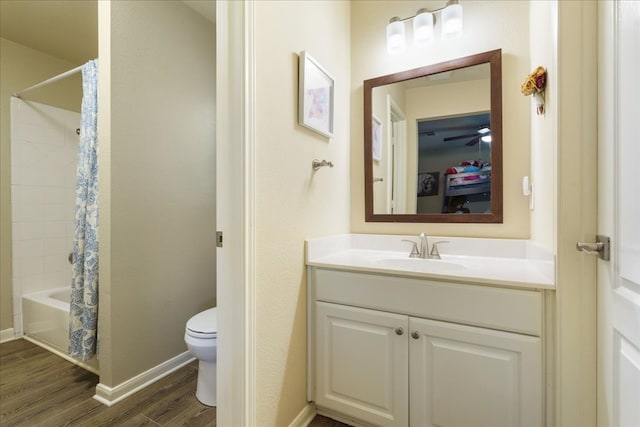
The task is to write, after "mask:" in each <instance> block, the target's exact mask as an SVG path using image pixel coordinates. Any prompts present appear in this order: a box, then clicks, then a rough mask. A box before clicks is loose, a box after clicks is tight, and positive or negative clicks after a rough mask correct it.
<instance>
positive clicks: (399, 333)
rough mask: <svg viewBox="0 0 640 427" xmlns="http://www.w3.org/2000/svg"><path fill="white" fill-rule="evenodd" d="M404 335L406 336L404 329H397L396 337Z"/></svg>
mask: <svg viewBox="0 0 640 427" xmlns="http://www.w3.org/2000/svg"><path fill="white" fill-rule="evenodd" d="M402 334H404V329H402V328H396V335H402Z"/></svg>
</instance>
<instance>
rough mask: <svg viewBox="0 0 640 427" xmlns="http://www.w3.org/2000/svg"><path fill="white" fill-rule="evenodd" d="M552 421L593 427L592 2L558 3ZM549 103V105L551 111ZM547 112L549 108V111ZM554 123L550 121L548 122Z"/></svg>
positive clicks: (594, 153)
mask: <svg viewBox="0 0 640 427" xmlns="http://www.w3.org/2000/svg"><path fill="white" fill-rule="evenodd" d="M555 7H556V8H557V17H558V24H557V33H556V41H555V42H556V47H555V53H556V63H557V75H556V76H551V77H553V78H555V79H556V85H555V86H554V87H556V88H557V93H555V94H554V93H550V94H549V96H550V97H555V98H556V100H555V104H554V102H553V101H552V102H551V105H553V106H555V108H556V120H557V156H556V158H557V166H556V167H557V169H556V170H557V177H558V182H557V190H558V192H557V194H556V206H557V219H556V236H557V242H556V286H557V287H556V298H555V310H554V317H555V325H556V326H555V328H554V329H555V331H554V332H555V334H554V335H555V336H554V346H555V358H554V361H553V363H554V366H553V371H554V373H555V375H554V379H555V387H554V389H555V396H554V408H553V413H554V417H553V418H554V423H555V425H556V426H578V425H579V426H584V427H594V426H595V425H596V402H597V398H596V330H597V322H596V259H595V257H592V256H589V255H585V254H582V253H580V252H578V251H577V250H576V248H575V245H576V242H578V241H594V239H595V234H596V228H597V221H596V220H597V191H596V189H597V173H596V170H597V120H596V119H597V102H596V100H597V84H595V82H597V50H596V49H595V48H594V46H597V31H594V28H597V4H596V2H573V1H558V2H556V6H555ZM551 105H550V107H551ZM549 112H550V111H549ZM551 119H553V118H552V117H551Z"/></svg>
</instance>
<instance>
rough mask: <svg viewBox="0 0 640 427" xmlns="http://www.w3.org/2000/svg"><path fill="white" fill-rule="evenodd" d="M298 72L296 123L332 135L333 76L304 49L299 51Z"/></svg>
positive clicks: (329, 136)
mask: <svg viewBox="0 0 640 427" xmlns="http://www.w3.org/2000/svg"><path fill="white" fill-rule="evenodd" d="M298 73H299V74H298V123H299V124H301V125H302V126H304V127H306V128H309V129H311V130H313V131H316V132H318V133H319V134H321V135H324V136H326V137H328V138H331V137H333V111H334V108H333V104H334V99H333V98H334V94H333V91H334V80H333V77H331V75H330V74H329V73H327V72H326V71H325V70H324V69H323V68H322V66H320V64H318V62H317V61H316V60H315V59H313V58H312V57H311V55H309V54H308V53H307V52H306V51H302V52H300V63H299V68H298Z"/></svg>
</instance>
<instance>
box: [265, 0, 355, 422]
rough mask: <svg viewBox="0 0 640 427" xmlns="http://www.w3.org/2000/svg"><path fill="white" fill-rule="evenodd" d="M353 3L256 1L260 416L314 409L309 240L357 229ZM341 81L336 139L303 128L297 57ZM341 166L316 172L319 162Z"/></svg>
mask: <svg viewBox="0 0 640 427" xmlns="http://www.w3.org/2000/svg"><path fill="white" fill-rule="evenodd" d="M349 16H350V4H349V2H345V1H331V2H327V1H305V2H291V1H281V2H276V1H274V2H261V1H259V2H256V3H255V42H256V49H255V51H256V68H255V71H256V93H257V96H256V98H257V99H256V104H255V108H256V128H255V134H256V174H255V175H256V177H257V180H256V183H255V184H256V199H255V208H256V222H255V230H256V231H255V233H256V242H255V254H256V269H255V280H256V284H255V288H256V295H255V306H256V313H255V319H256V331H255V336H256V347H255V352H256V355H257V358H256V394H255V395H256V399H257V401H256V419H257V420H260V425H261V426H265V427H268V426H286V425H289V423H290V422H291V421H292V420H293V419H294V418H295V417H296V416H297V415H298V413H299V412H300V411H301V410H302V409H303V408H304V407H305V405H306V403H307V402H306V280H305V270H304V246H303V243H304V239H306V238H312V237H318V236H326V235H330V234H336V233H346V232H349V184H348V182H349V169H350V164H349V146H350V144H351V141H350V139H349V136H350V120H349V102H350V99H351V98H350V91H351V87H350V86H351V85H350V78H349V76H350V62H349V46H350V35H349V28H350V23H349ZM302 50H306V51H307V52H308V53H309V54H311V56H313V57H314V58H315V59H316V60H317V61H318V62H319V63H320V64H322V66H323V67H324V68H326V70H327V71H328V72H329V73H331V74H332V75H333V77H334V79H335V137H334V138H332V139H331V140H328V139H327V138H325V137H323V136H321V135H319V134H316V133H315V132H313V131H310V130H308V129H306V128H303V127H301V126H299V125H297V124H296V117H297V103H298V90H297V82H298V55H297V54H298V53H299V52H300V51H302ZM316 158H317V159H326V160H330V161H332V162H333V163H334V165H335V167H334V168H332V169H331V168H322V169H320V170H319V171H317V172H315V173H314V172H313V170H312V169H311V161H312V160H313V159H316Z"/></svg>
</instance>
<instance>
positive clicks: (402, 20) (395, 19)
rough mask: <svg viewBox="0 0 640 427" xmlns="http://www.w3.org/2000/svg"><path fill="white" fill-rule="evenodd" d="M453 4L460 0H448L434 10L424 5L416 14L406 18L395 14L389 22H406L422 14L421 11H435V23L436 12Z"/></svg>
mask: <svg viewBox="0 0 640 427" xmlns="http://www.w3.org/2000/svg"><path fill="white" fill-rule="evenodd" d="M453 4H458V0H447V2H446V3H445V5H444V6H442V7H439V8H437V9H433V10H429V9H427V8H426V7H423V8H421V9H419V10H418V11H417V12H416V14H415V15H412V16H408V17H406V18H399V17H397V16H394V17H393V18H391V19H390V20H389V23H391V22H406V21H410V20H412V19H413V18H415V17H416V16H418V15H420V14H421V13H425V12H426V13H433V14H434V15H433V22H434V24H435V21H436V16H435V13H436V12H441V11H443V10H445V9H446V8H447V7H449V6H451V5H453Z"/></svg>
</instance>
